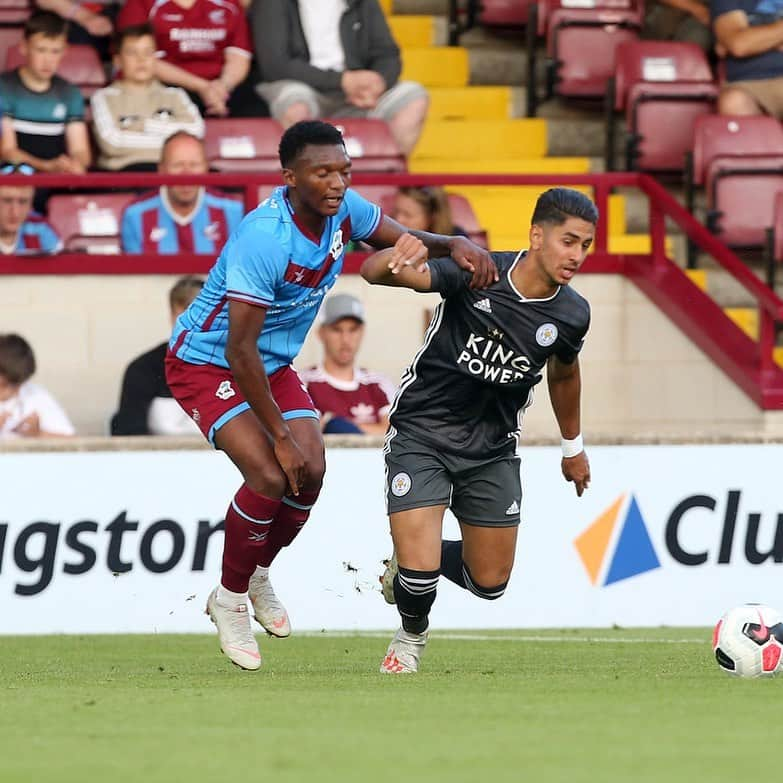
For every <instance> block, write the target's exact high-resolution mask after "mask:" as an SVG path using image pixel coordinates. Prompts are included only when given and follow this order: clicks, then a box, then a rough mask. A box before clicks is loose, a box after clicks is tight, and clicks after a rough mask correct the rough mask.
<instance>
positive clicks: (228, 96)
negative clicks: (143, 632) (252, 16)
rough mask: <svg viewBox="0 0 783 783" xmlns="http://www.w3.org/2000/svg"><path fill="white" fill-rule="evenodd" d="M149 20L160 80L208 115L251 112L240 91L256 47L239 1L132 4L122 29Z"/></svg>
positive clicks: (138, 0)
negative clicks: (185, 93)
mask: <svg viewBox="0 0 783 783" xmlns="http://www.w3.org/2000/svg"><path fill="white" fill-rule="evenodd" d="M145 22H149V23H150V24H151V25H152V27H153V28H154V30H155V43H156V45H157V48H158V60H157V63H156V67H155V76H156V78H158V79H160V81H162V82H165V83H166V84H172V85H175V86H178V87H184V88H185V89H186V90H187V91H188V92H189V93H190V94H191V97H192V98H193V99H194V101H195V102H196V103H197V105H198V106H199V108H200V109H201V110H202V112H205V113H206V114H211V115H215V116H218V117H225V116H227V115H228V114H231V115H233V116H240V115H241V114H243V113H247V112H243V109H247V108H248V107H247V106H246V105H244V106H243V104H246V100H245V97H246V96H245V94H244V92H243V91H238V90H237V88H238V87H239V86H240V85H241V84H242V83H243V82H244V81H245V78H246V77H247V75H248V73H249V71H250V61H251V58H252V56H253V49H252V46H251V43H250V33H249V30H248V24H247V19H246V17H245V12H244V10H243V8H242V6H241V5H240V4H239V3H238V2H237V0H127V2H126V3H125V5H124V6H123V8H122V10H121V11H120V15H119V18H118V20H117V27H118V29H120V30H121V29H123V28H124V27H129V26H130V25H138V24H143V23H145ZM254 103H255V104H256V105H258V103H259V101H258V99H257V98H256V99H255V101H254Z"/></svg>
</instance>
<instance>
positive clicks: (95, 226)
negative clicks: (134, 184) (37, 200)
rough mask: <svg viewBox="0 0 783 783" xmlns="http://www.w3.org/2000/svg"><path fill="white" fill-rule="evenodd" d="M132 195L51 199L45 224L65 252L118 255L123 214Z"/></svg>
mask: <svg viewBox="0 0 783 783" xmlns="http://www.w3.org/2000/svg"><path fill="white" fill-rule="evenodd" d="M136 197H137V195H136V194H135V193H93V194H85V195H78V196H77V195H73V196H71V195H63V196H52V197H51V198H50V199H49V203H48V209H47V215H48V221H49V223H51V225H52V226H53V228H54V229H55V230H56V231H57V233H58V234H59V235H60V237H61V238H62V240H63V243H64V245H65V249H66V250H74V251H79V252H87V253H119V252H120V251H121V242H120V220H121V218H122V211H123V209H125V207H126V206H127V205H128V204H129V203H130V202H131V201H133V200H134V199H135V198H136Z"/></svg>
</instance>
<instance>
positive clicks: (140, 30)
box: [112, 22, 155, 54]
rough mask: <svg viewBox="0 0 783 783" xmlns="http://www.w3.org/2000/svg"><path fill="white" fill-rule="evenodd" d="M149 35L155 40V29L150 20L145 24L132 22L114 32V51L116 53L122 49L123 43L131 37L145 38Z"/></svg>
mask: <svg viewBox="0 0 783 783" xmlns="http://www.w3.org/2000/svg"><path fill="white" fill-rule="evenodd" d="M147 35H148V36H149V37H150V38H152V40H153V41H154V40H155V30H154V29H153V27H152V25H151V24H150V23H149V22H144V23H143V24H132V25H130V26H129V27H123V28H122V29H121V30H117V32H116V33H114V39H113V40H112V51H113V52H114V53H115V54H116V53H117V52H119V51H120V49H122V45H123V43H125V41H127V40H128V39H129V38H144V37H145V36H147Z"/></svg>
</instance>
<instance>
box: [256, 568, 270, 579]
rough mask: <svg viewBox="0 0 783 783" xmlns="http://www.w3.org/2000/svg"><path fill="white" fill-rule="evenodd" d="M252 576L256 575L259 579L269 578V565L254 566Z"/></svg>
mask: <svg viewBox="0 0 783 783" xmlns="http://www.w3.org/2000/svg"><path fill="white" fill-rule="evenodd" d="M253 576H258V577H260V578H261V579H269V566H266V567H264V566H256V572H255V573H254V574H253Z"/></svg>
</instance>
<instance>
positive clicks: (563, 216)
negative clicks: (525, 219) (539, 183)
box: [530, 188, 598, 226]
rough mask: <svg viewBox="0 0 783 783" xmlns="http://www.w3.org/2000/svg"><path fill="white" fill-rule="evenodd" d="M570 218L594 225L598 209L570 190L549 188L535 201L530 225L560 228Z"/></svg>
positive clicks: (582, 196) (588, 200) (580, 194)
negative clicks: (547, 225) (545, 224)
mask: <svg viewBox="0 0 783 783" xmlns="http://www.w3.org/2000/svg"><path fill="white" fill-rule="evenodd" d="M570 217H575V218H580V219H581V220H585V221H587V222H588V223H592V224H593V225H595V224H596V223H598V209H597V207H596V206H595V204H593V202H592V201H591V200H590V199H589V198H588V197H587V196H585V194H584V193H580V192H579V191H578V190H572V189H571V188H550V189H549V190H547V191H546V192H544V193H542V194H541V195H540V196H539V197H538V201H536V206H535V209H534V210H533V217H532V219H531V221H530V222H531V223H533V224H537V225H541V224H542V223H549V224H550V225H554V226H561V225H563V223H565V222H566V220H568V218H570Z"/></svg>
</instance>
